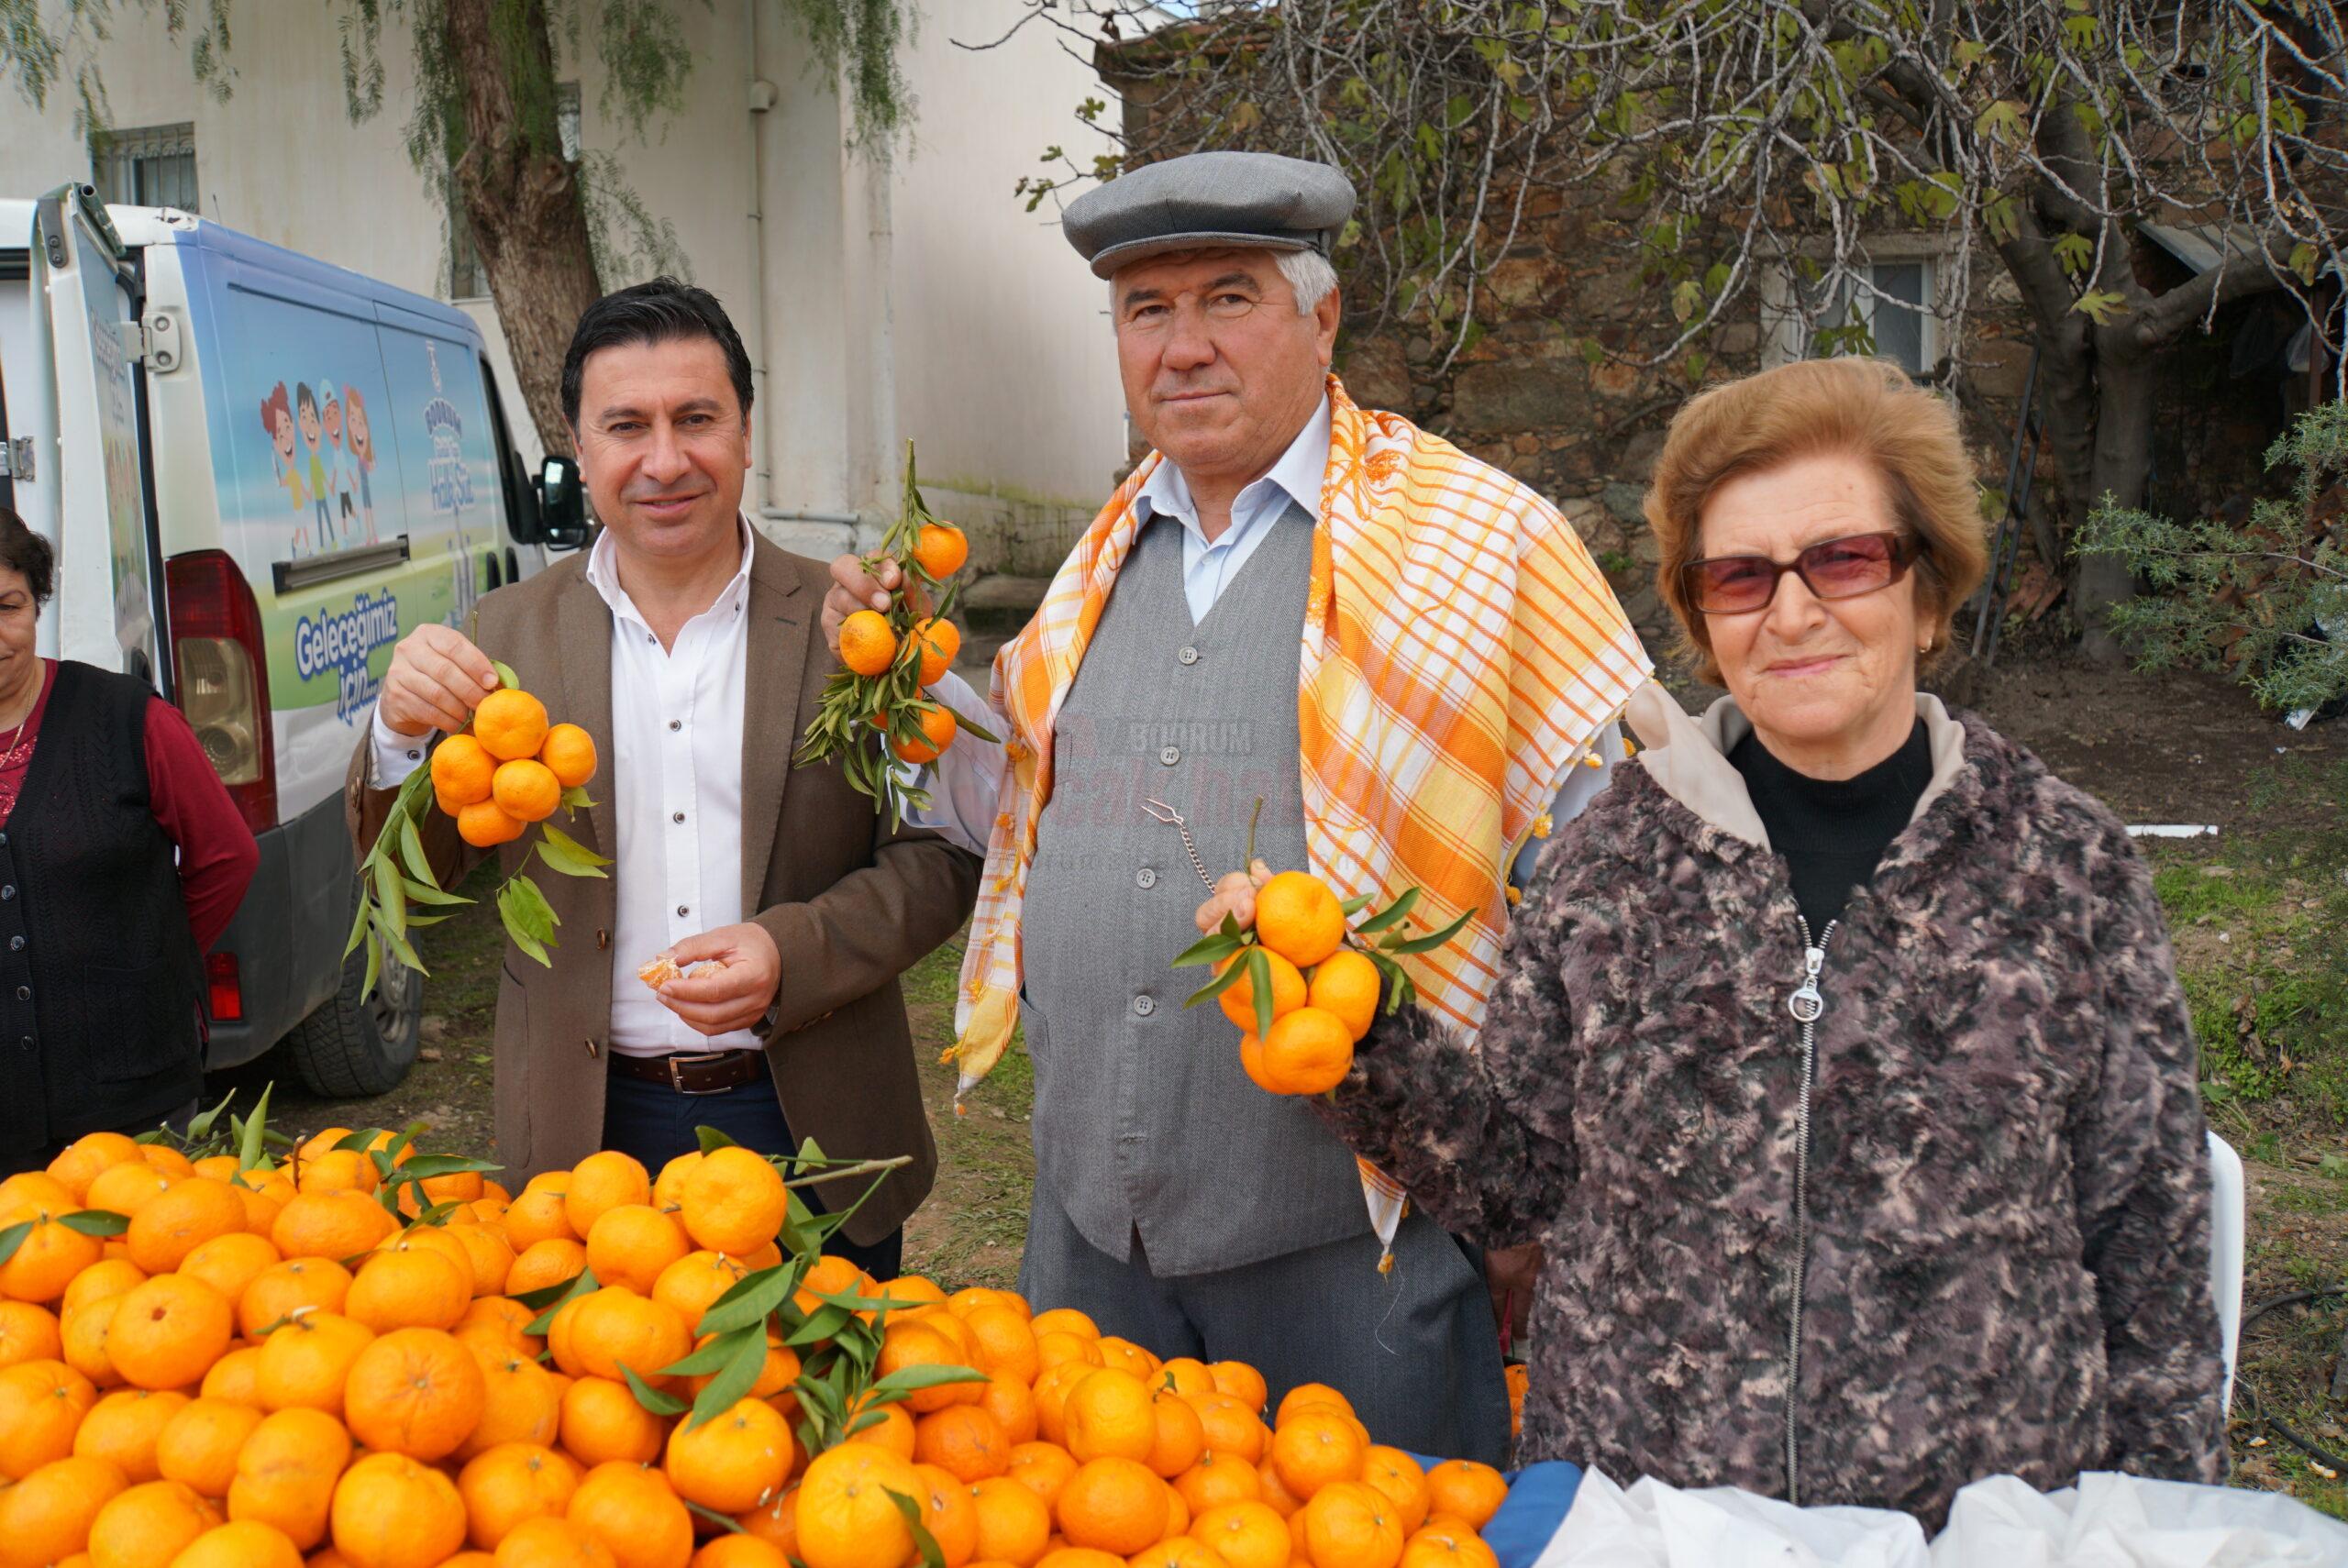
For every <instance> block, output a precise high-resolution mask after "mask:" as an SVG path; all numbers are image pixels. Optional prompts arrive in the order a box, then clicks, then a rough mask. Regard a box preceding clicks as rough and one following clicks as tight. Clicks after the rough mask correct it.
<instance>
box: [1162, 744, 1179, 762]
mask: <svg viewBox="0 0 2348 1568" xmlns="http://www.w3.org/2000/svg"><path fill="white" fill-rule="evenodd" d="M1157 760H1158V761H1160V762H1162V763H1164V764H1165V765H1166V766H1167V767H1173V766H1174V765H1175V764H1176V763H1178V762H1180V761H1181V760H1182V748H1181V747H1180V746H1173V745H1169V746H1163V747H1160V748H1159V750H1158V753H1157Z"/></svg>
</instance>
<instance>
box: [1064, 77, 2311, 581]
mask: <svg viewBox="0 0 2348 1568" xmlns="http://www.w3.org/2000/svg"><path fill="white" fill-rule="evenodd" d="M1102 65H1103V73H1104V76H1105V77H1107V78H1108V79H1110V80H1111V81H1112V83H1113V84H1114V85H1116V86H1118V87H1119V88H1120V89H1121V90H1123V91H1124V92H1125V94H1126V98H1125V103H1124V112H1125V114H1126V116H1127V119H1128V123H1129V124H1133V123H1135V121H1136V120H1141V119H1146V117H1147V116H1150V115H1151V114H1152V113H1153V112H1155V110H1154V106H1153V104H1152V102H1151V99H1152V97H1153V96H1162V95H1163V94H1164V92H1165V89H1164V87H1163V85H1162V83H1157V82H1145V83H1136V82H1134V81H1132V80H1130V79H1120V78H1119V77H1118V75H1117V72H1116V71H1115V69H1114V66H1115V59H1114V57H1113V55H1112V54H1110V53H1108V52H1105V51H1104V53H1103V55H1102ZM1173 112H1175V113H1178V114H1180V113H1185V112H1195V111H1194V110H1193V109H1190V108H1188V106H1181V105H1178V106H1176V107H1175V108H1174V109H1173ZM1494 204H1495V206H1496V207H1497V208H1501V209H1505V208H1506V207H1508V206H1509V204H1510V201H1509V193H1506V192H1501V193H1497V194H1496V195H1495V198H1494ZM1607 205H1608V204H1607V201H1606V193H1604V192H1601V191H1591V192H1589V193H1584V194H1577V195H1564V194H1559V193H1554V192H1542V193H1534V195H1532V196H1531V197H1530V198H1529V199H1528V201H1527V204H1526V217H1525V221H1524V222H1523V225H1522V226H1521V227H1520V230H1519V237H1518V240H1517V243H1516V244H1515V245H1514V246H1513V248H1512V249H1511V250H1510V251H1509V252H1508V254H1507V255H1505V256H1504V257H1503V258H1502V259H1501V260H1500V261H1499V263H1498V264H1497V265H1496V266H1495V267H1494V268H1493V269H1492V271H1491V272H1490V277H1489V278H1488V280H1487V281H1486V282H1485V284H1484V285H1483V290H1484V293H1483V294H1482V296H1481V299H1480V303H1479V308H1478V312H1477V315H1478V319H1479V322H1480V323H1482V324H1483V325H1484V326H1486V328H1487V332H1486V334H1485V336H1484V337H1482V338H1481V339H1480V340H1479V342H1478V343H1477V344H1476V345H1475V346H1474V347H1473V348H1469V349H1467V350H1466V351H1465V352H1463V353H1462V354H1460V355H1459V356H1457V357H1456V359H1454V360H1453V361H1452V362H1451V363H1450V364H1449V365H1447V366H1445V365H1443V364H1442V363H1441V360H1442V355H1441V351H1440V350H1439V348H1438V347H1437V346H1436V345H1435V344H1434V342H1432V341H1431V340H1430V338H1429V337H1428V336H1427V334H1426V333H1425V331H1424V330H1423V328H1412V327H1392V326H1379V325H1378V324H1375V323H1371V322H1368V321H1364V320H1362V319H1360V318H1359V316H1358V315H1355V314H1352V313H1349V315H1348V317H1347V321H1346V328H1345V330H1344V332H1343V333H1342V334H1341V336H1340V337H1339V341H1338V356H1337V370H1338V373H1339V374H1340V375H1341V376H1342V377H1343V378H1344V380H1345V382H1346V389H1347V391H1348V392H1350V393H1351V394H1352V395H1353V397H1354V399H1355V400H1356V401H1357V402H1358V403H1363V404H1365V405H1367V406H1370V407H1378V408H1386V409H1391V410H1393V411H1395V412H1397V413H1401V414H1406V415H1408V416H1409V417H1410V418H1412V419H1413V420H1415V421H1416V422H1418V423H1419V424H1421V425H1425V426H1426V427H1428V428H1430V429H1432V430H1434V431H1437V432H1438V433H1440V434H1442V435H1444V436H1447V437H1449V438H1450V439H1452V440H1453V441H1455V442H1456V443H1457V444H1458V445H1459V446H1460V447H1463V448H1464V449H1466V450H1467V451H1468V452H1470V453H1471V454H1473V455H1474V456H1476V457H1479V458H1483V459H1484V460H1486V461H1488V462H1490V463H1492V464H1493V465H1495V466H1496V467H1499V468H1501V469H1504V470H1506V471H1507V472H1509V473H1510V474H1512V475H1513V476H1515V477H1516V478H1518V479H1521V480H1524V481H1525V482H1527V483H1529V484H1532V485H1533V486H1534V487H1535V488H1537V489H1539V490H1540V491H1542V492H1543V493H1545V494H1546V495H1547V496H1549V497H1550V498H1551V499H1552V500H1553V501H1555V502H1556V503H1557V505H1558V506H1559V507H1560V508H1561V509H1562V510H1563V511H1564V512H1565V513H1566V514H1567V517H1569V518H1570V519H1571V520H1572V521H1573V524H1574V526H1575V527H1576V529H1577V530H1578V532H1579V533H1580V535H1581V536H1582V538H1583V540H1584V541H1585V542H1586V543H1587V544H1588V545H1589V548H1590V552H1591V554H1592V555H1593V556H1594V557H1595V558H1597V559H1598V560H1599V561H1600V564H1601V565H1602V566H1604V567H1605V569H1606V570H1607V573H1608V576H1609V578H1610V579H1611V580H1612V581H1613V582H1614V584H1615V585H1616V589H1617V591H1618V592H1620V593H1621V594H1622V595H1623V599H1624V602H1625V604H1626V606H1628V607H1629V608H1630V609H1631V611H1632V613H1633V617H1634V620H1637V621H1639V622H1640V623H1641V624H1642V626H1643V627H1648V626H1654V625H1657V624H1660V617H1661V615H1662V610H1661V606H1660V603H1659V602H1658V601H1657V599H1656V595H1655V592H1654V588H1653V572H1654V567H1655V564H1656V559H1657V556H1658V553H1659V552H1658V551H1657V548H1656V542H1655V540H1654V538H1653V537H1652V536H1651V535H1650V534H1649V533H1648V531H1647V528H1646V525H1645V518H1644V515H1643V513H1642V512H1641V507H1640V502H1641V498H1642V496H1643V495H1644V493H1645V488H1646V483H1647V480H1648V477H1649V474H1650V472H1651V470H1652V468H1653V465H1654V461H1655V458H1656V453H1657V452H1658V451H1659V450H1660V449H1661V447H1662V445H1663V437H1664V432H1665V428H1666V426H1667V425H1668V424H1669V422H1670V419H1671V415H1672V414H1673V412H1674V411H1675V410H1677V409H1678V406H1679V405H1680V404H1681V403H1684V402H1685V401H1686V400H1687V398H1688V397H1689V395H1691V394H1692V393H1693V392H1696V391H1698V390H1700V387H1702V386H1705V385H1711V384H1714V383H1717V382H1719V381H1725V380H1728V379H1732V378H1733V377H1737V376H1742V375H1747V374H1750V373H1752V372H1753V371H1755V370H1760V369H1763V368H1764V366H1765V363H1767V362H1768V361H1769V359H1770V350H1769V345H1768V343H1767V337H1768V334H1767V331H1766V330H1765V321H1764V315H1763V307H1762V304H1761V301H1760V299H1759V298H1758V297H1757V295H1758V291H1754V292H1752V293H1748V294H1747V295H1746V298H1745V300H1744V304H1743V307H1742V309H1741V311H1740V312H1739V313H1738V314H1737V315H1736V316H1735V317H1734V319H1732V320H1729V321H1726V322H1724V323H1722V325H1721V326H1719V327H1718V328H1717V329H1716V330H1715V332H1714V334H1713V336H1712V337H1711V341H1710V342H1709V343H1704V344H1700V345H1698V347H1700V348H1702V349H1703V350H1704V352H1705V353H1706V355H1707V360H1706V363H1705V365H1704V368H1703V370H1702V375H1701V378H1700V381H1690V380H1689V378H1688V376H1687V375H1686V374H1685V373H1684V372H1683V371H1682V370H1681V369H1680V368H1678V367H1677V366H1673V367H1665V368H1659V369H1649V368H1642V367H1641V366H1639V365H1637V364H1635V363H1627V362H1624V360H1625V359H1638V358H1640V357H1643V355H1644V354H1645V353H1646V352H1650V351H1652V348H1653V347H1658V346H1660V345H1661V344H1663V343H1667V342H1668V341H1669V340H1670V338H1671V337H1672V336H1674V331H1675V328H1674V324H1673V322H1672V319H1671V315H1670V309H1669V304H1668V294H1669V291H1668V289H1667V287H1665V286H1662V285H1659V284H1657V283H1655V282H1652V281H1650V280H1647V279H1645V278H1643V277H1642V275H1641V272H1640V269H1639V267H1638V266H1637V264H1636V263H1635V261H1634V259H1632V258H1631V256H1630V255H1629V253H1628V250H1627V248H1626V247H1625V246H1624V245H1623V243H1622V240H1621V237H1620V236H1619V234H1618V233H1616V232H1615V230H1614V226H1613V225H1612V224H1611V222H1610V220H1609V217H1608V215H1607ZM1871 243H1872V244H1873V245H1874V247H1875V249H1876V254H1877V257H1878V259H1912V258H1913V257H1915V256H1917V255H1919V254H1921V253H1922V252H1923V251H1924V250H1926V249H1928V248H1930V245H1931V242H1930V240H1929V238H1928V237H1924V236H1919V235H1892V236H1884V237H1878V238H1877V239H1875V240H1873V241H1872V242H1871ZM2181 281H2182V275H2181V274H2180V276H2179V277H2178V278H2176V279H2174V280H2163V282H2181ZM2265 308H2266V305H2265V304H2263V303H2261V302H2259V301H2255V300H2254V301H2251V302H2246V303H2244V304H2237V305H2234V306H2232V307H2230V308H2229V309H2228V310H2227V311H2225V312H2221V315H2220V316H2219V318H2218V320H2217V322H2216V323H2215V325H2214V328H2213V331H2212V333H2211V334H2210V337H2206V338H2195V339H2192V340H2189V341H2188V342H2187V343H2186V344H2184V345H2182V346H2180V348H2177V349H2176V350H2173V351H2172V352H2171V353H2170V355H2169V356H2168V357H2167V358H2166V359H2165V362H2164V364H2163V367H2162V370H2161V372H2160V374H2161V376H2162V381H2163V387H2162V394H2161V410H2160V415H2159V421H2160V424H2159V429H2160V436H2159V440H2158V443H2157V447H2158V455H2157V457H2156V459H2155V468H2154V474H2153V475H2152V476H2151V477H2152V484H2151V488H2150V490H2149V491H2148V496H2147V501H2148V504H2150V505H2152V506H2154V507H2155V508H2160V509H2165V510H2168V511H2170V512H2171V513H2173V514H2184V513H2191V512H2194V511H2196V510H2198V509H2202V508H2208V507H2214V506H2218V505H2221V504H2222V503H2225V502H2227V501H2228V500H2229V498H2232V499H2233V500H2234V501H2236V502H2242V501H2243V498H2244V497H2245V496H2246V495H2247V494H2249V493H2253V492H2256V491H2263V490H2264V489H2265V488H2267V487H2268V485H2269V481H2268V480H2265V478H2264V477H2263V473H2264V465H2263V462H2262V455H2263V453H2264V452H2265V448H2266V447H2267V445H2268V444H2269V443H2270V442H2271V441H2272V440H2273V439H2274V437H2275V436H2276V435H2277V434H2279V433H2280V431H2281V429H2282V428H2283V426H2284V425H2285V424H2286V423H2287V417H2288V414H2287V409H2288V407H2289V406H2290V405H2292V404H2294V403H2296V404H2298V405H2299V406H2304V402H2305V400H2304V399H2303V398H2298V397H2296V396H2295V395H2294V394H2293V393H2292V392H2291V391H2290V389H2287V388H2284V387H2282V385H2281V383H2280V382H2279V381H2277V379H2276V374H2275V373H2273V372H2272V371H2271V370H2269V371H2263V372H2257V373H2253V374H2250V375H2243V374H2237V373H2235V372H2236V371H2238V370H2240V366H2239V365H2238V364H2237V363H2236V360H2237V358H2238V356H2237V352H2236V349H2235V347H2234V345H2235V343H2236V342H2237V340H2238V339H2239V338H2240V337H2241V336H2242V334H2243V330H2244V324H2245V322H2247V321H2248V320H2249V318H2250V317H2251V316H2252V315H2254V312H2256V311H2259V310H2264V309H2265ZM1964 321H1965V330H1964V333H1963V337H1962V339H1961V341H1958V342H1955V343H1944V344H1943V345H1942V348H1941V351H1942V353H1943V354H1944V356H1947V357H1950V358H1952V359H1954V360H1955V364H1956V366H1957V368H1958V389H1959V390H1958V403H1959V408H1960V411H1961V414H1962V418H1963V424H1964V428H1965V432H1966V441H1967V444H1968V446H1969V447H1970V449H1971V451H1972V455H1973V458H1974V460H1975V465H1976V469H1977V472H1978V474H1979V476H1980V480H1981V482H1982V484H1983V486H1984V488H1985V508H1986V509H1987V510H1988V511H1989V512H1990V513H1991V515H1992V518H1993V520H1994V518H1995V516H1996V515H1997V514H1998V513H1999V512H2001V511H2002V509H2003V506H2004V502H2005V493H2004V491H2005V484H2006V476H2007V469H2008V466H2009V459H2010V452H2011V449H2012V445H2013V440H2014V434H2015V425H2016V422H2017V420H2018V418H2019V416H2020V413H2021V397H2022V392H2023V388H2024V385H2025V382H2026V380H2027V376H2028V368H2029V363H2030V354H2031V331H2030V321H2029V317H2028V314H2027V312H2026V311H2025V309H2024V307H2023V305H2022V304H2021V296H2020V294H2019V293H2018V292H2017V291H2016V290H2015V288H2014V286H2013V283H2012V282H2011V280H2010V278H2009V277H2008V276H2007V274H2006V272H2005V271H2004V269H2003V267H2002V265H2001V264H2000V262H1999V259H1998V257H1997V255H1996V252H1995V251H1994V250H1992V249H1991V248H1989V247H1988V244H1987V242H1986V241H1984V242H1983V243H1981V244H1980V245H1978V246H1977V248H1976V251H1975V255H1974V259H1973V280H1972V283H1971V297H1970V299H1969V300H1968V302H1967V309H1966V314H1965V317H1964ZM1584 338H1595V339H1597V340H1598V341H1599V342H1600V343H1602V344H1604V345H1605V346H1607V347H1608V348H1610V349H1612V350H1614V351H1616V353H1617V354H1618V355H1620V356H1622V357H1623V358H1621V359H1602V360H1601V361H1600V363H1599V364H1597V365H1595V366H1592V365H1590V364H1589V363H1587V362H1586V360H1585V359H1584V357H1583V354H1582V352H1581V348H1580V344H1581V341H1582V340H1583V339H1584ZM2302 379H2304V378H2302ZM1132 456H1134V457H1135V458H1138V457H1139V456H1140V453H1139V452H1135V453H1133V454H1132ZM2033 489H2034V491H2035V492H2036V496H2037V500H2038V504H2036V505H2034V506H2033V508H2032V511H2033V513H2034V515H2035V517H2036V522H2037V526H2036V527H2035V528H2033V529H2026V530H2025V531H2024V536H2023V541H2022V545H2021V562H2022V564H2023V565H2024V566H2025V567H2027V565H2028V563H2029V562H2030V561H2031V560H2032V558H2033V557H2035V556H2039V555H2041V553H2042V547H2043V554H2044V555H2046V556H2048V557H2053V556H2056V555H2058V554H2059V551H2058V550H2057V549H2056V548H2055V536H2054V530H2053V526H2052V523H2051V516H2050V509H2049V507H2048V505H2047V504H2046V502H2047V501H2048V498H2050V497H2053V496H2054V495H2055V494H2056V493H2057V492H2058V491H2059V489H2060V480H2059V479H2058V478H2057V477H2056V475H2055V473H2054V464H2053V461H2052V458H2051V457H2049V456H2048V455H2047V454H2045V453H2044V452H2043V449H2042V451H2041V454H2040V458H2039V464H2038V469H2037V471H2036V473H2035V475H2034V480H2033ZM2244 509H2245V510H2246V505H2245V508H2244ZM2043 565H2044V566H2047V567H2051V568H2052V569H2051V570H2045V571H2043V572H2042V577H2043V580H2045V581H2046V582H2047V583H2049V584H2059V583H2060V582H2061V580H2063V579H2064V578H2065V577H2066V575H2067V571H2066V563H2064V562H2062V561H2061V560H2059V559H2050V560H2047V561H2045V562H2043Z"/></svg>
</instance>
